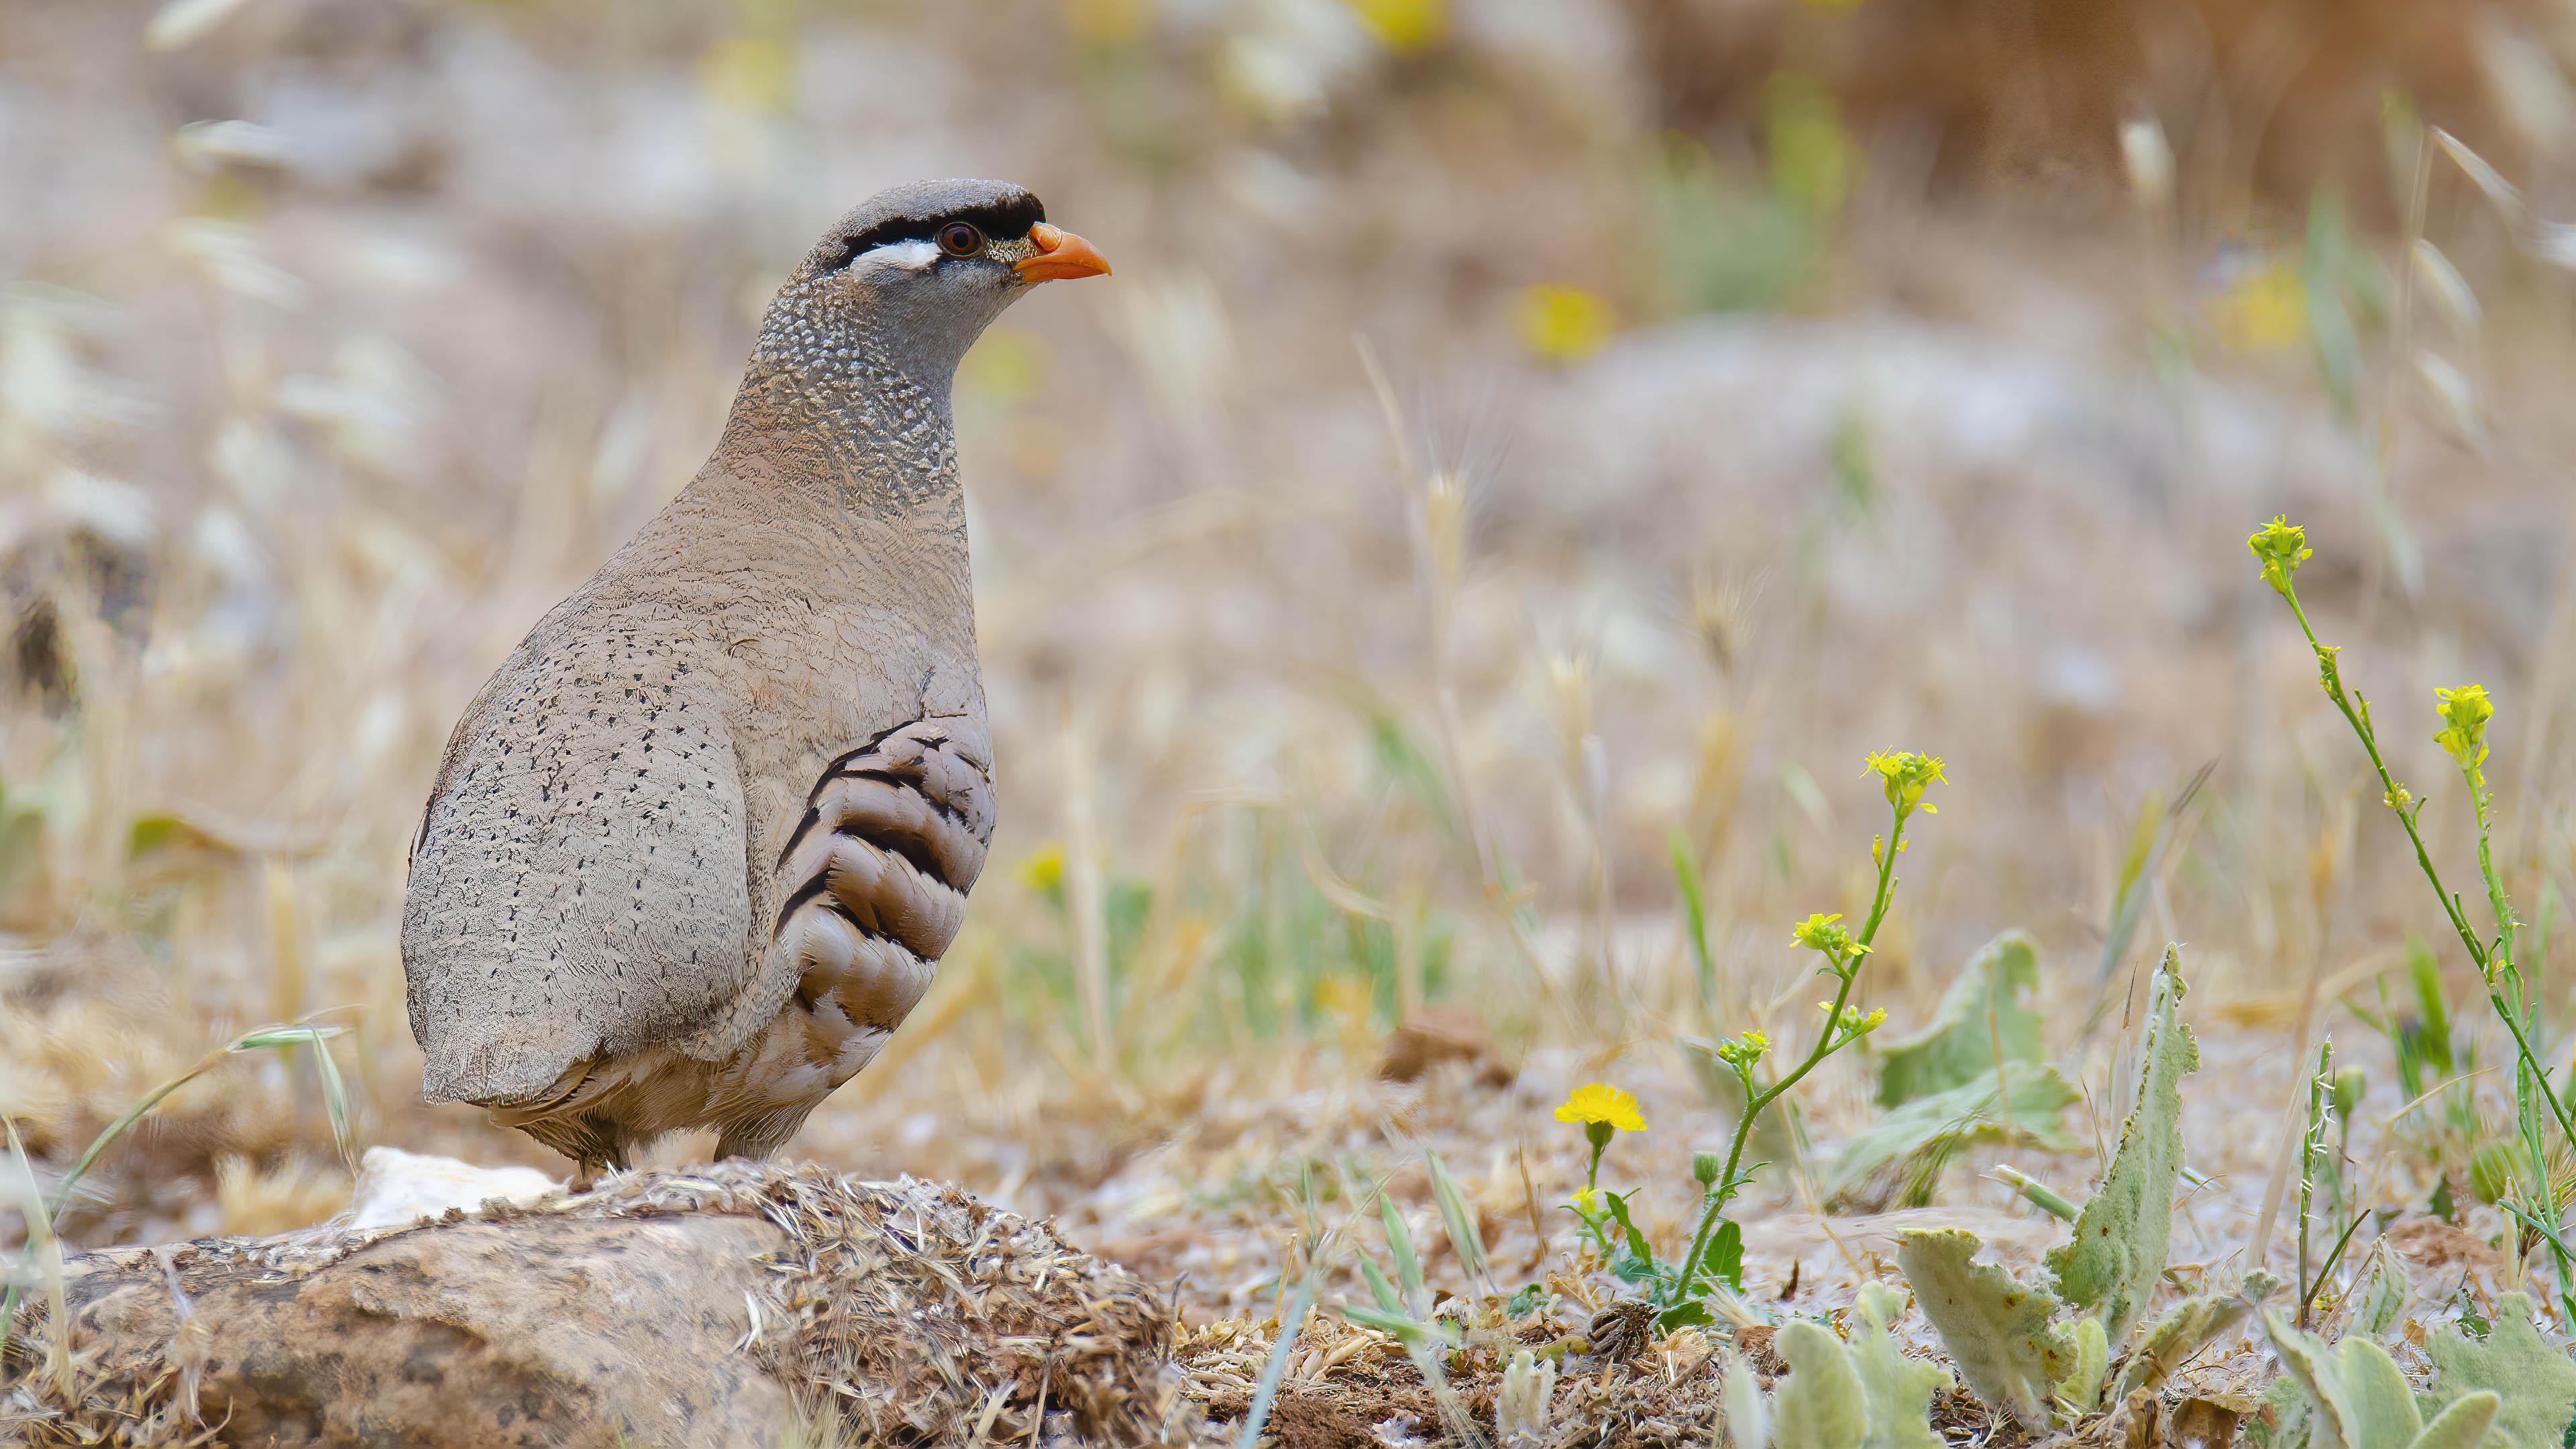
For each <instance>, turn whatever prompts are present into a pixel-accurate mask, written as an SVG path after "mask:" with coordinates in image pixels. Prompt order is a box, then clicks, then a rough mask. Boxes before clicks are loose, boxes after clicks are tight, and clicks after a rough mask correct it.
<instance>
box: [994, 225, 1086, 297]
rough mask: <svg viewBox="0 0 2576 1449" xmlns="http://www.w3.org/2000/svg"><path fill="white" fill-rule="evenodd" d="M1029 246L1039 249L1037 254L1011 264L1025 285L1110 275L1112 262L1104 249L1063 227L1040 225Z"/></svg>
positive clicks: (1031, 234) (1030, 232)
mask: <svg viewBox="0 0 2576 1449" xmlns="http://www.w3.org/2000/svg"><path fill="white" fill-rule="evenodd" d="M1029 245H1031V246H1033V247H1036V248H1037V249H1038V250H1037V255H1035V256H1030V257H1022V258H1020V259H1019V260H1018V261H1016V262H1013V263H1011V270H1013V271H1015V272H1017V273H1019V274H1020V280H1021V281H1023V282H1052V281H1057V280H1060V279H1062V278H1066V277H1105V276H1108V275H1109V259H1108V258H1107V257H1104V256H1102V255H1101V254H1100V248H1098V247H1096V246H1093V245H1092V244H1091V243H1089V242H1087V241H1084V240H1083V239H1082V238H1080V237H1078V236H1075V235H1074V234H1073V233H1072V232H1069V231H1066V230H1065V229H1064V228H1062V227H1060V226H1049V225H1048V224H1046V223H1045V222H1039V223H1038V224H1037V225H1035V226H1033V227H1030V228H1029Z"/></svg>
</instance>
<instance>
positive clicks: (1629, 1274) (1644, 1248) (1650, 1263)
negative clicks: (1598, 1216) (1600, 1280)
mask: <svg viewBox="0 0 2576 1449" xmlns="http://www.w3.org/2000/svg"><path fill="white" fill-rule="evenodd" d="M1629 1196H1633V1194H1628V1195H1622V1194H1619V1193H1615V1192H1605V1193H1603V1194H1601V1198H1602V1201H1604V1202H1607V1203H1608V1204H1610V1216H1611V1217H1613V1218H1616V1219H1618V1222H1619V1232H1620V1238H1619V1256H1618V1259H1617V1260H1616V1261H1615V1262H1613V1263H1612V1264H1611V1266H1610V1271H1612V1272H1614V1273H1616V1274H1618V1275H1619V1276H1620V1277H1622V1278H1625V1279H1627V1280H1628V1281H1629V1282H1631V1283H1634V1282H1636V1281H1638V1280H1639V1279H1641V1278H1648V1277H1652V1276H1653V1275H1654V1274H1655V1273H1656V1272H1657V1271H1659V1270H1658V1268H1657V1266H1656V1263H1655V1245H1654V1244H1652V1243H1650V1242H1648V1241H1646V1235H1645V1234H1644V1233H1641V1232H1639V1231H1637V1225H1636V1224H1635V1223H1634V1222H1632V1221H1630V1220H1629V1217H1628V1197H1629Z"/></svg>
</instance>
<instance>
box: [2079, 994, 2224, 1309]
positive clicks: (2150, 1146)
mask: <svg viewBox="0 0 2576 1449" xmlns="http://www.w3.org/2000/svg"><path fill="white" fill-rule="evenodd" d="M2181 962H2182V949H2181V948H2180V947H2179V946H2167V947H2166V948H2165V959H2164V963H2163V964H2162V965H2160V966H2158V967H2157V968H2156V979H2155V995H2154V999H2153V1001H2152V1003H2151V1004H2150V1006H2149V1007H2148V1013H2147V1032H2146V1040H2145V1042H2144V1044H2143V1049H2142V1050H2141V1052H2140V1053H2139V1058H2140V1060H2141V1061H2142V1062H2143V1063H2144V1066H2143V1069H2142V1070H2141V1071H2140V1072H2139V1073H2138V1101H2137V1106H2136V1108H2135V1109H2134V1110H2132V1111H2131V1112H2130V1114H2129V1120H2128V1122H2127V1123H2126V1124H2125V1125H2123V1126H2122V1127H2121V1129H2120V1147H2119V1150H2118V1151H2117V1152H2115V1153H2113V1154H2112V1157H2111V1170H2110V1172H2109V1173H2108V1174H2107V1175H2105V1176H2104V1178H2103V1180H2102V1190H2101V1191H2099V1192H2097V1193H2095V1194H2094V1195H2093V1197H2092V1199H2091V1200H2090V1201H2088V1202H2086V1203H2085V1204H2084V1211H2083V1213H2082V1215H2081V1216H2079V1217H2077V1218H2076V1220H2075V1240H2074V1241H2073V1242H2071V1243H2068V1244H2066V1245H2065V1246H2063V1247H2060V1248H2057V1249H2054V1250H2052V1251H2051V1252H2050V1253H2049V1255H2048V1267H2049V1271H2050V1272H2052V1273H2054V1274H2056V1275H2057V1292H2058V1296H2060V1297H2062V1298H2064V1299H2065V1300H2066V1301H2067V1302H2068V1303H2071V1304H2073V1305H2075V1306H2076V1307H2078V1308H2082V1309H2085V1310H2087V1311H2088V1312H2091V1313H2093V1314H2094V1315H2095V1316H2096V1317H2098V1318H2100V1319H2101V1320H2102V1330H2103V1333H2104V1334H2105V1335H2106V1336H2107V1337H2108V1339H2109V1341H2110V1345H2111V1347H2113V1348H2118V1347H2119V1346H2120V1345H2122V1344H2123V1343H2126V1342H2127V1341H2128V1337H2129V1330H2130V1329H2131V1328H2132V1327H2133V1326H2135V1325H2136V1323H2137V1321H2138V1315H2139V1314H2140V1313H2142V1312H2144V1311H2145V1309H2146V1306H2147V1300H2148V1299H2149V1297H2151V1296H2152V1295H2153V1294H2154V1292H2155V1289H2156V1281H2157V1280H2158V1279H2159V1278H2161V1277H2163V1276H2164V1271H2165V1260H2166V1257H2167V1255H2168V1253H2170V1251H2171V1250H2172V1246H2173V1197H2174V1184H2175V1181H2176V1180H2177V1179H2178V1178H2179V1177H2180V1176H2181V1174H2182V1156H2183V1153H2182V1078H2183V1075H2184V1074H2185V1073H2187V1072H2192V1071H2197V1070H2198V1069H2199V1067H2200V1046H2199V1044H2198V1043H2197V1042H2195V1041H2194V1040H2193V1039H2192V1034H2191V1028H2190V1027H2187V1026H2185V1025H2183V1024H2182V1022H2181V1021H2180V1020H2179V1019H2177V1011H2178V1009H2179V1007H2180V1005H2181V1002H2182V996H2183V992H2184V990H2185V989H2186V988H2185V987H2184V985H2183V980H2182V971H2181Z"/></svg>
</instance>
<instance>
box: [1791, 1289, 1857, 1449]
mask: <svg viewBox="0 0 2576 1449" xmlns="http://www.w3.org/2000/svg"><path fill="white" fill-rule="evenodd" d="M1771 1342H1772V1347H1773V1348H1775V1349H1777V1350H1778V1351H1779V1354H1780V1356H1781V1357H1782V1358H1784V1359H1787V1360H1788V1361H1789V1376H1788V1378H1787V1379H1785V1380H1783V1381H1782V1382H1781V1384H1780V1386H1779V1389H1778V1393H1777V1402H1776V1403H1775V1404H1774V1405H1773V1413H1774V1415H1775V1416H1776V1420H1777V1422H1776V1424H1775V1425H1774V1428H1773V1431H1772V1434H1773V1442H1775V1443H1777V1444H1778V1445H1779V1446H1780V1449H1852V1446H1854V1445H1856V1444H1858V1443H1860V1442H1861V1435H1862V1433H1863V1432H1864V1431H1865V1430H1866V1429H1867V1427H1868V1421H1867V1419H1866V1417H1865V1415H1864V1410H1863V1407H1862V1402H1863V1401H1862V1398H1861V1386H1860V1374H1859V1372H1858V1371H1857V1370H1855V1369H1854V1368H1853V1367H1852V1361H1851V1354H1850V1353H1849V1352H1848V1351H1846V1350H1845V1349H1844V1347H1843V1341H1842V1340H1841V1339H1839V1338H1836V1337H1834V1334H1833V1330H1832V1329H1829V1328H1826V1327H1824V1326H1823V1325H1821V1324H1816V1323H1810V1322H1808V1321H1807V1320H1806V1319H1803V1318H1792V1319H1790V1320H1789V1321H1788V1322H1786V1323H1784V1324H1781V1325H1780V1332H1779V1335H1778V1336H1777V1337H1775V1338H1774V1339H1772V1341H1771Z"/></svg>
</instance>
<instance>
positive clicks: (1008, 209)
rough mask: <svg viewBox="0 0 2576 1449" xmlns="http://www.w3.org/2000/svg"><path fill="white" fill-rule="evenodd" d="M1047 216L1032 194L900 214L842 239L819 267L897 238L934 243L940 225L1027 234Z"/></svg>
mask: <svg viewBox="0 0 2576 1449" xmlns="http://www.w3.org/2000/svg"><path fill="white" fill-rule="evenodd" d="M1044 220H1046V208H1045V207H1044V206H1041V205H1039V204H1038V199H1037V198H1036V197H1034V196H1019V197H1015V198H1013V199H1011V200H1009V201H1001V202H993V203H990V204H987V205H984V206H969V207H962V208H959V209H958V210H955V211H946V212H941V213H940V214H939V215H937V216H902V217H894V218H891V219H889V220H886V221H881V222H878V223H877V224H876V225H874V226H872V227H869V228H868V229H867V230H866V231H863V232H860V233H859V234H858V235H856V236H851V237H844V238H842V239H841V245H840V250H839V251H838V252H836V253H834V254H832V255H831V256H829V257H827V258H825V260H824V264H823V267H822V270H824V271H827V272H836V271H839V270H840V269H841V268H843V267H846V266H848V265H849V264H850V263H852V262H854V261H856V260H858V258H859V256H860V254H862V253H864V252H871V251H874V250H876V249H877V248H878V247H882V246H891V245H893V244H894V243H896V242H907V241H926V242H929V243H931V244H933V245H937V244H938V241H939V232H940V229H941V228H942V227H945V226H948V225H950V224H951V223H954V222H960V221H962V222H965V223H967V224H968V225H971V226H973V227H974V228H975V229H976V230H978V231H981V232H982V233H983V234H984V235H986V236H988V237H1019V236H1027V235H1028V234H1029V228H1030V227H1033V226H1035V225H1037V224H1038V223H1039V222H1042V221H1044Z"/></svg>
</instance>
